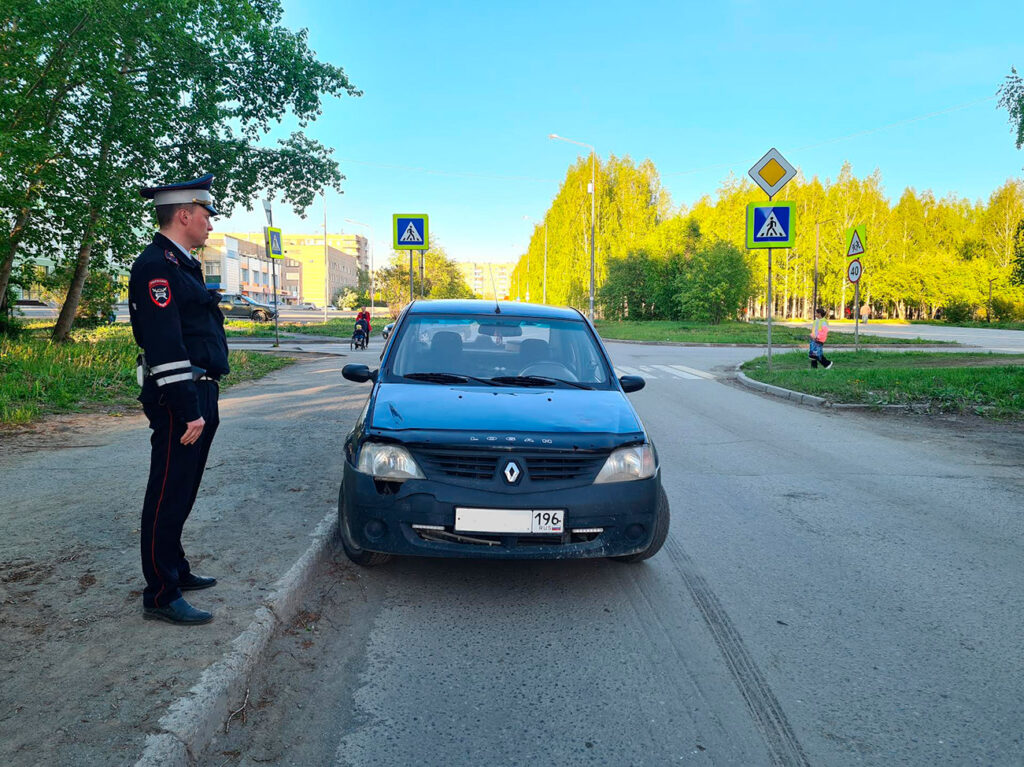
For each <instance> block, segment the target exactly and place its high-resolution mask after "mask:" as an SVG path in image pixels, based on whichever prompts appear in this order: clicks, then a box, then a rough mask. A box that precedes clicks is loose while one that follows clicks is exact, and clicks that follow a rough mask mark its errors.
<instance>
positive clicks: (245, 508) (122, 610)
mask: <svg viewBox="0 0 1024 767" xmlns="http://www.w3.org/2000/svg"><path fill="white" fill-rule="evenodd" d="M247 348H248V347H247ZM318 351H319V350H318ZM345 361H347V360H345V359H344V358H342V359H338V358H336V357H333V356H332V357H324V356H319V355H317V356H315V357H303V356H302V355H299V356H298V361H297V363H296V364H295V365H293V366H290V367H288V368H285V369H283V370H281V371H278V372H276V373H273V374H271V375H270V376H267V377H266V378H264V379H262V380H260V381H254V382H250V383H243V384H239V385H238V386H235V387H232V388H231V389H228V390H227V391H226V392H225V393H224V395H223V396H222V398H221V419H222V422H221V426H220V429H219V431H218V433H217V437H216V439H215V441H214V443H213V449H212V451H211V455H210V461H209V464H208V467H207V471H206V476H205V479H204V481H203V486H202V489H201V490H200V494H199V499H198V501H197V503H196V506H195V508H194V510H193V512H192V515H191V517H190V518H189V521H188V523H187V524H186V526H185V535H184V538H183V543H184V545H185V547H186V550H187V552H188V555H189V560H190V561H191V562H192V564H193V568H194V570H195V571H196V572H198V573H200V574H204V575H214V576H216V577H217V578H218V580H219V583H218V585H217V586H216V587H215V588H213V589H209V590H206V591H200V592H195V593H193V594H190V595H189V598H190V600H191V601H193V602H194V604H196V605H197V606H199V607H202V608H207V609H210V610H212V611H213V612H214V615H215V619H214V622H213V623H212V624H210V625H207V626H198V627H180V626H173V625H169V624H165V623H158V622H150V621H144V620H143V619H142V615H141V611H142V600H141V589H142V586H143V581H142V575H141V569H140V565H139V551H138V547H139V529H138V527H139V520H140V511H141V504H142V495H143V491H144V489H145V484H146V473H147V471H148V461H149V429H148V427H147V425H146V421H145V418H144V417H143V416H142V415H141V413H139V412H133V413H132V414H130V415H126V416H124V417H120V418H117V417H112V416H102V415H99V416H97V415H88V416H86V415H78V416H62V417H55V418H52V419H48V420H46V421H45V422H43V423H42V424H40V425H38V426H36V427H34V428H32V429H30V430H27V431H24V432H19V433H13V434H12V433H8V432H5V433H4V434H3V435H2V436H0V674H2V677H3V680H4V682H3V691H2V693H0V763H2V764H4V765H40V764H46V765H85V764H88V765H124V764H134V762H135V760H136V759H137V758H138V757H139V755H140V754H141V753H142V750H143V747H144V743H145V738H146V735H147V734H149V733H153V732H156V731H157V730H158V721H159V720H160V718H161V716H163V715H164V714H165V713H166V711H167V707H168V705H169V704H170V703H171V702H172V701H174V700H176V699H178V698H179V697H181V696H182V695H184V694H185V693H186V692H187V691H188V690H189V689H190V688H191V687H192V686H193V685H194V684H195V683H196V682H197V681H198V680H199V678H200V675H201V673H202V672H203V670H204V669H206V668H207V667H208V666H210V665H211V664H213V663H215V662H216V661H218V660H220V659H221V658H222V656H223V655H224V653H225V652H227V651H228V650H230V649H231V646H232V641H233V640H234V639H235V638H236V637H238V636H239V634H241V633H242V632H243V631H244V630H245V629H246V627H248V626H249V624H250V622H252V621H253V617H254V615H255V614H256V613H257V611H258V610H259V608H260V607H261V605H262V604H263V601H264V599H265V598H266V597H267V595H268V594H269V592H270V590H271V588H272V586H273V584H274V583H275V582H276V581H278V579H280V578H281V577H282V576H284V575H285V574H286V573H287V572H288V571H289V568H291V567H292V565H293V564H294V563H295V562H296V560H297V559H299V558H300V557H301V556H302V554H303V553H304V552H305V551H306V550H307V548H308V547H309V545H310V541H311V535H312V534H313V533H314V531H315V529H316V527H317V525H318V524H319V523H320V522H321V520H323V519H324V517H325V515H327V514H329V513H330V511H331V510H332V509H334V508H335V507H336V505H337V493H338V481H339V477H340V469H341V464H342V454H341V447H342V442H343V440H344V436H345V434H346V433H347V431H348V428H349V426H350V424H351V423H352V421H353V420H354V419H355V417H356V415H357V413H358V411H359V409H360V408H361V407H362V406H363V403H364V401H365V398H366V395H367V394H368V392H369V388H368V387H367V388H365V389H363V388H360V387H356V386H353V385H351V384H346V382H344V380H343V379H342V377H341V372H340V371H341V366H342V365H343V364H344V362H345Z"/></svg>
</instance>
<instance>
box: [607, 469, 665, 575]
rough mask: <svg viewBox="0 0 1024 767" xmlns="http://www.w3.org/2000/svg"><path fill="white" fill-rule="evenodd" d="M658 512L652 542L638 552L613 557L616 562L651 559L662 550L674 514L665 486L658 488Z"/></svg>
mask: <svg viewBox="0 0 1024 767" xmlns="http://www.w3.org/2000/svg"><path fill="white" fill-rule="evenodd" d="M656 513H657V515H658V518H657V519H656V520H655V522H654V536H653V537H652V538H651V544H650V545H649V546H648V547H647V548H646V549H644V550H643V551H638V552H637V553H636V554H626V555H625V556H621V557H612V559H614V560H615V561H616V562H627V563H628V562H643V561H644V560H645V559H650V558H651V557H653V556H654V555H655V554H657V553H658V552H659V551H661V547H662V546H664V545H665V540H666V539H667V538H668V527H669V523H670V522H671V519H672V514H671V512H670V511H669V508H668V496H667V495H666V494H665V488H663V487H659V488H658V508H657V511H656Z"/></svg>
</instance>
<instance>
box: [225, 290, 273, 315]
mask: <svg viewBox="0 0 1024 767" xmlns="http://www.w3.org/2000/svg"><path fill="white" fill-rule="evenodd" d="M220 310H221V311H222V312H223V313H224V316H225V317H230V318H231V319H246V320H252V321H253V322H267V321H268V320H272V319H274V317H275V315H276V312H275V311H274V307H273V306H270V305H269V304H263V303H260V302H259V301H253V300H252V299H251V298H249V297H248V296H243V295H239V294H237V293H228V294H225V295H223V296H221V299H220Z"/></svg>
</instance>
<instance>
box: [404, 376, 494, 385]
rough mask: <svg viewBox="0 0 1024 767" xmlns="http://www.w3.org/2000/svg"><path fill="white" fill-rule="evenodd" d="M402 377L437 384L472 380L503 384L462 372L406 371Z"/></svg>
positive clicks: (488, 383)
mask: <svg viewBox="0 0 1024 767" xmlns="http://www.w3.org/2000/svg"><path fill="white" fill-rule="evenodd" d="M402 378H408V379H411V380H413V381H427V382H428V383H437V384H453V383H469V382H470V381H476V382H477V383H482V384H485V385H487V386H501V384H500V383H495V382H494V381H492V380H491V379H490V378H477V377H476V376H470V375H463V374H461V373H406V374H405V375H403V376H402Z"/></svg>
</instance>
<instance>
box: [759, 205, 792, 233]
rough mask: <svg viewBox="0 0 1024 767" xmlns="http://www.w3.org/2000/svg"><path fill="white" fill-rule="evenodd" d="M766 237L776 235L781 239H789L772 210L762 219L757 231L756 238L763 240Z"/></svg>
mask: <svg viewBox="0 0 1024 767" xmlns="http://www.w3.org/2000/svg"><path fill="white" fill-rule="evenodd" d="M767 237H773V238H774V237H778V238H779V239H781V240H786V239H789V237H788V236H787V234H786V230H785V229H783V228H782V224H781V223H779V219H778V217H777V216H776V215H775V211H774V210H772V211H770V212H769V213H768V218H766V219H765V220H764V223H763V224H762V225H761V228H760V229H759V230H758V232H757V239H759V240H763V239H765V238H767Z"/></svg>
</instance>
